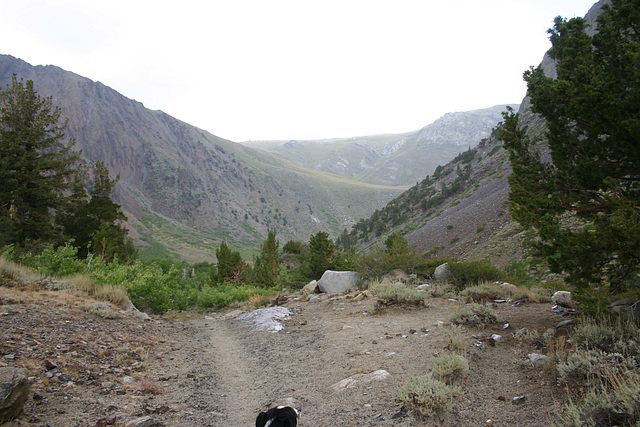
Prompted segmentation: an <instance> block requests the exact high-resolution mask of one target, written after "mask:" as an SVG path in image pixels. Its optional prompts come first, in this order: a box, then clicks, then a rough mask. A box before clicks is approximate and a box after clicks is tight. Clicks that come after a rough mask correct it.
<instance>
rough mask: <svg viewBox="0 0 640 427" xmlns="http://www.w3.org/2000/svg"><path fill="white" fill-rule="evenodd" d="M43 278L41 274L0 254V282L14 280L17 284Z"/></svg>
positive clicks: (35, 281) (4, 282)
mask: <svg viewBox="0 0 640 427" xmlns="http://www.w3.org/2000/svg"><path fill="white" fill-rule="evenodd" d="M43 279H44V276H43V275H42V274H38V273H36V272H34V271H33V270H32V269H30V268H28V267H23V266H22V265H20V264H16V263H15V262H13V261H9V260H8V259H6V258H4V257H1V256H0V284H7V285H8V284H9V282H14V283H15V284H17V285H23V284H25V283H37V282H40V281H42V280H43Z"/></svg>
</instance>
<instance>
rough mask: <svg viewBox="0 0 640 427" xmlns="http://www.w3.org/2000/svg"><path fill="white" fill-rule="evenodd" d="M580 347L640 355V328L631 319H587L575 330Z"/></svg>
mask: <svg viewBox="0 0 640 427" xmlns="http://www.w3.org/2000/svg"><path fill="white" fill-rule="evenodd" d="M573 340H574V342H575V345H576V347H577V348H579V349H586V350H602V351H604V352H608V353H620V354H623V355H625V356H635V357H639V356H640V328H638V325H636V324H635V323H634V322H633V321H629V320H622V319H618V320H601V321H595V320H587V321H585V322H584V323H583V324H581V325H579V326H578V327H576V328H575V329H574V331H573Z"/></svg>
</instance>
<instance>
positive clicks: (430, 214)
mask: <svg viewBox="0 0 640 427" xmlns="http://www.w3.org/2000/svg"><path fill="white" fill-rule="evenodd" d="M608 2H610V0H601V1H600V2H598V3H596V4H595V5H594V6H593V7H592V8H591V10H590V11H589V13H588V14H587V15H586V16H585V19H586V20H587V22H588V23H589V25H590V28H591V31H595V23H596V18H597V16H598V15H599V13H600V11H601V6H602V5H603V4H605V3H608ZM540 65H541V66H542V68H543V69H544V71H545V74H547V75H549V76H555V64H554V61H553V60H552V59H551V58H550V57H549V56H548V55H545V57H544V59H543V61H542V62H541V64H540ZM518 113H519V114H520V123H521V124H522V125H524V126H527V127H528V130H529V132H537V133H539V132H541V131H542V130H543V129H544V121H543V120H542V119H541V118H540V117H538V116H537V115H535V114H534V113H532V112H531V109H530V102H529V99H528V98H526V97H525V99H523V101H522V103H521V105H520V108H519V110H518ZM510 173H511V165H510V163H509V158H508V155H507V152H506V151H505V150H504V149H503V148H502V145H501V142H500V141H499V140H498V139H497V138H496V137H495V135H491V136H490V137H489V138H486V139H484V140H483V141H482V142H481V143H480V144H479V145H478V146H477V147H476V148H474V149H472V150H469V151H467V152H465V153H462V154H461V155H459V156H458V157H456V158H455V159H454V160H453V161H451V162H450V163H448V164H446V166H444V167H442V168H438V169H437V170H436V171H435V173H434V174H432V175H431V176H428V177H427V178H426V179H424V180H422V181H421V182H419V183H418V184H417V185H415V186H414V187H412V188H411V189H409V190H407V191H406V192H405V193H403V194H402V195H400V196H399V197H397V198H396V199H394V200H393V201H391V202H390V203H389V204H388V205H387V206H386V207H385V208H384V209H381V210H379V211H376V212H374V214H373V215H372V216H371V217H370V218H369V219H367V220H363V221H360V222H359V223H358V224H357V225H356V227H355V230H354V234H355V235H357V236H358V238H359V240H360V242H361V243H362V244H363V245H364V246H365V247H366V246H369V245H372V244H375V243H378V242H380V241H381V240H382V239H383V238H384V236H386V235H388V234H390V233H392V232H400V233H402V234H403V235H405V237H406V239H407V240H408V242H409V243H410V244H411V245H412V246H414V247H415V248H416V249H418V250H420V251H425V250H429V249H432V248H434V247H439V248H440V249H439V250H438V255H441V256H455V257H458V258H460V259H477V260H485V259H488V260H490V261H492V262H493V263H494V264H496V265H498V266H506V265H507V264H508V263H509V262H510V261H512V260H517V259H518V258H520V257H521V256H522V241H523V239H524V238H525V237H526V236H525V233H524V232H523V231H522V230H521V229H520V227H519V226H518V224H517V223H515V222H514V221H512V220H511V216H510V215H509V212H508V196H509V184H508V181H507V177H508V176H509V174H510Z"/></svg>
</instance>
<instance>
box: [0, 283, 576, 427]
mask: <svg viewBox="0 0 640 427" xmlns="http://www.w3.org/2000/svg"><path fill="white" fill-rule="evenodd" d="M372 305H373V302H372V300H371V299H365V300H362V301H353V298H350V297H349V296H333V297H331V296H326V295H323V296H321V297H319V298H315V299H314V300H313V301H302V300H301V299H299V298H295V297H289V298H288V299H287V301H285V302H284V303H283V304H282V307H284V308H286V309H288V310H289V312H290V313H291V315H290V316H289V318H288V319H286V320H284V323H283V325H284V328H283V329H282V330H280V331H279V332H269V331H260V330H256V328H255V325H253V324H252V323H251V322H248V321H246V320H245V321H243V320H241V319H242V316H240V317H235V316H236V315H237V314H238V312H235V313H234V312H232V313H228V312H227V313H209V314H201V313H200V314H194V313H191V314H188V313H181V314H174V315H173V316H167V317H165V318H152V319H149V320H143V319H141V318H140V317H137V316H136V315H134V314H132V313H125V312H116V311H113V310H112V309H111V308H110V307H109V306H106V305H105V304H104V303H96V302H95V301H91V300H88V299H85V298H82V297H77V296H73V295H71V294H66V293H64V292H50V291H33V290H32V291H28V290H17V289H15V288H3V287H0V366H21V367H25V368H27V369H28V370H29V372H30V375H31V378H30V380H31V392H30V398H29V400H28V401H27V403H26V405H25V410H24V413H23V415H21V416H20V417H19V418H18V419H17V420H15V421H13V422H12V423H10V424H8V425H10V426H17V425H34V426H56V427H58V426H61V427H66V426H108V425H125V424H126V423H127V422H129V424H128V425H138V426H142V425H164V426H250V425H254V422H255V417H256V415H257V414H258V412H259V411H261V410H264V409H265V408H267V407H268V406H269V405H271V404H272V403H273V402H275V401H278V400H279V399H282V398H286V397H292V398H295V399H297V400H298V403H299V405H300V406H301V408H302V416H301V423H300V425H302V426H304V427H313V426H326V425H336V426H377V425H380V426H387V425H389V426H427V425H428V426H431V425H444V426H483V425H493V426H539V425H548V424H550V423H551V422H552V421H553V419H554V413H555V412H556V411H557V410H558V408H559V406H560V404H561V403H562V402H563V400H564V397H565V393H564V392H563V390H562V388H560V387H559V386H557V385H556V384H555V382H554V381H552V380H551V379H550V378H549V377H548V375H547V374H546V373H545V372H544V370H543V369H541V368H533V367H531V366H528V365H527V364H526V363H524V362H522V361H523V360H524V359H525V357H526V356H527V354H529V353H532V352H543V351H544V350H541V349H539V348H538V349H537V348H535V346H534V344H535V343H533V342H530V341H523V340H517V339H515V338H514V337H513V333H514V332H515V331H517V330H519V329H521V328H525V327H526V328H529V329H530V330H538V331H540V332H544V331H545V330H547V329H548V328H553V327H555V325H557V324H558V323H559V322H560V321H562V320H564V318H562V317H561V316H559V315H558V314H555V313H554V312H553V311H552V310H551V304H533V303H526V304H523V305H516V304H513V303H500V304H496V307H495V308H494V310H495V312H496V313H497V314H499V315H501V316H503V317H504V319H505V320H506V322H507V323H508V324H509V326H508V328H506V329H504V323H499V324H495V325H491V326H487V327H477V328H466V329H465V330H464V336H465V338H466V339H467V340H468V345H469V346H468V350H467V351H466V352H464V355H465V356H466V357H467V359H468V360H469V363H470V374H469V376H468V378H467V379H466V382H465V383H464V384H463V394H461V395H459V396H457V397H456V404H455V408H454V409H453V410H452V411H450V412H449V413H446V414H442V415H441V416H439V417H438V418H437V419H436V420H434V419H431V420H424V419H421V418H419V417H418V416H417V415H416V414H415V413H413V412H412V411H407V410H406V408H403V406H402V405H401V404H400V402H398V401H397V399H396V391H397V388H398V387H399V386H400V385H401V384H403V383H404V382H405V381H406V380H407V379H408V378H410V377H414V376H419V375H424V374H425V373H427V371H428V367H429V365H430V363H431V361H432V360H433V359H434V358H435V357H437V356H438V355H439V354H442V353H444V352H448V351H450V350H449V349H448V348H447V345H448V342H449V341H448V339H447V338H446V337H447V330H448V329H450V328H451V326H450V325H448V319H449V317H450V314H451V312H452V310H454V309H455V308H457V307H459V306H460V305H461V303H460V302H458V301H453V300H449V299H444V298H439V299H430V300H429V301H428V307H421V308H413V309H402V308H394V307H390V308H387V309H386V310H385V311H384V312H382V313H381V314H375V315H373V314H370V313H371V311H372V310H371V308H372ZM283 312H284V310H283ZM481 333H484V334H487V335H489V336H490V335H491V334H500V335H502V337H503V338H502V340H499V341H498V342H496V343H495V345H494V346H491V345H488V344H489V343H488V342H487V341H484V342H482V344H481V342H480V341H478V340H477V339H476V338H474V336H475V337H477V336H479V334H481ZM379 370H385V371H386V372H388V373H389V374H390V376H388V377H386V378H383V379H377V380H372V381H370V382H365V381H362V382H353V383H352V385H353V387H351V388H346V389H339V388H338V386H337V383H339V382H340V381H341V380H344V379H346V378H349V377H351V376H353V375H358V374H365V375H366V374H370V373H372V372H375V371H379ZM356 378H360V379H367V378H368V377H366V376H364V375H361V376H360V377H356ZM343 385H344V383H343ZM521 396H524V398H520V399H519V400H516V401H514V398H515V397H521ZM145 417H146V418H145ZM133 420H137V421H133ZM136 423H137V424H136Z"/></svg>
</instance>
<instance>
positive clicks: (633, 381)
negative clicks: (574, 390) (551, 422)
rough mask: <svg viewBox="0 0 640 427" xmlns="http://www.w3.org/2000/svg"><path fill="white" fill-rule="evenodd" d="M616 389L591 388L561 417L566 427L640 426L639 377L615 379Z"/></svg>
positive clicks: (562, 423)
mask: <svg viewBox="0 0 640 427" xmlns="http://www.w3.org/2000/svg"><path fill="white" fill-rule="evenodd" d="M613 382H614V384H615V385H614V387H613V388H612V389H609V388H606V387H602V386H601V387H596V388H592V389H590V390H589V391H588V392H587V393H586V395H585V396H584V397H583V399H582V401H580V402H577V403H575V402H571V403H570V404H569V405H568V406H567V407H566V408H565V409H564V411H562V412H561V413H560V414H559V418H560V424H561V425H563V426H567V427H583V426H587V427H596V426H637V425H638V424H639V423H640V399H638V396H640V377H638V376H637V375H636V376H632V377H628V376H627V377H622V376H616V377H615V378H614V381H613Z"/></svg>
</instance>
